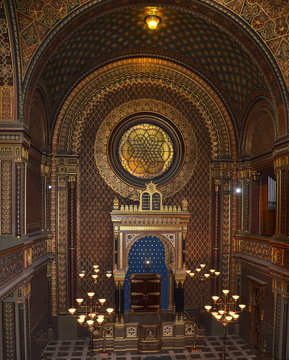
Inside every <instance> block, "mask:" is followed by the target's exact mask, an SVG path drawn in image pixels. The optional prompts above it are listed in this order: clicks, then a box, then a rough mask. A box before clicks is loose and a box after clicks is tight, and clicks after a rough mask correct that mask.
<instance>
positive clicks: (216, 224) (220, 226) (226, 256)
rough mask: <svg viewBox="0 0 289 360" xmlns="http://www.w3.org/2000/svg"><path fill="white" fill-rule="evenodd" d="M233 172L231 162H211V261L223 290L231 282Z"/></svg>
mask: <svg viewBox="0 0 289 360" xmlns="http://www.w3.org/2000/svg"><path fill="white" fill-rule="evenodd" d="M233 170H234V169H233V163H232V162H231V161H214V162H212V176H213V179H212V180H213V186H214V188H213V203H214V219H213V228H214V230H213V236H214V247H213V261H214V266H215V269H216V270H218V271H220V272H221V274H222V277H221V278H220V281H221V282H222V283H221V284H220V286H221V288H223V289H225V288H228V287H230V281H231V251H232V182H233Z"/></svg>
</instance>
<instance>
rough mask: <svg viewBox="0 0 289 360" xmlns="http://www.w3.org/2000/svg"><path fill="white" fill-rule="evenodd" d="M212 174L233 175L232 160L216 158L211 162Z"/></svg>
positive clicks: (217, 175)
mask: <svg viewBox="0 0 289 360" xmlns="http://www.w3.org/2000/svg"><path fill="white" fill-rule="evenodd" d="M211 168H212V176H213V177H214V178H220V179H222V178H224V177H225V178H226V177H228V178H231V177H232V176H233V161H232V160H218V161H216V160H214V161H212V162H211Z"/></svg>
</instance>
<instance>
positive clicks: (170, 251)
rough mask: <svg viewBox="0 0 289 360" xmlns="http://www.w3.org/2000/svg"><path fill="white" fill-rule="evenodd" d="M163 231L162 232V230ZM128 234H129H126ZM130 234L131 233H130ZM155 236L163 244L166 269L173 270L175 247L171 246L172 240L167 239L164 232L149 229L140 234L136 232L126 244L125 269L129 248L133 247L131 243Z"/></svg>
mask: <svg viewBox="0 0 289 360" xmlns="http://www.w3.org/2000/svg"><path fill="white" fill-rule="evenodd" d="M163 233H164V232H163ZM127 235H129V234H127ZM130 235H132V234H130ZM149 236H151V237H157V238H158V239H159V240H160V241H161V242H162V243H163V245H164V248H165V263H166V266H167V268H168V270H171V271H173V272H174V271H175V269H176V263H175V262H176V261H175V258H176V249H175V247H174V246H173V244H172V242H171V241H170V240H169V239H168V237H166V236H165V235H164V234H162V233H159V232H154V231H150V232H144V233H141V234H137V235H136V236H135V237H134V239H133V240H132V241H131V242H130V243H129V244H128V245H127V248H126V255H127V256H126V257H125V270H126V271H127V270H128V261H129V257H128V254H129V252H130V249H131V248H132V247H133V245H134V244H135V243H136V242H137V241H138V240H140V239H142V238H145V237H149Z"/></svg>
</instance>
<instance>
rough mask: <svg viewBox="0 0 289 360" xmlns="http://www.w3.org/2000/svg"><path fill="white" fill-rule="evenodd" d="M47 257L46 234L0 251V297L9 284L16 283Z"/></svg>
mask: <svg viewBox="0 0 289 360" xmlns="http://www.w3.org/2000/svg"><path fill="white" fill-rule="evenodd" d="M0 241H1V240H0ZM47 256H48V254H47V234H42V235H41V237H38V238H36V239H33V240H30V241H28V242H24V243H22V244H20V245H17V246H14V247H11V248H9V249H6V250H3V251H0V296H1V289H3V288H4V287H6V286H7V285H8V284H9V282H12V281H16V282H17V278H18V277H20V276H21V275H25V274H24V273H25V272H26V271H27V272H28V270H29V269H30V268H31V267H33V264H34V263H35V262H39V261H41V258H43V261H45V260H46V257H47Z"/></svg>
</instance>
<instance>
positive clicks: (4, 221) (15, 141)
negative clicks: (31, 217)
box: [0, 132, 29, 237]
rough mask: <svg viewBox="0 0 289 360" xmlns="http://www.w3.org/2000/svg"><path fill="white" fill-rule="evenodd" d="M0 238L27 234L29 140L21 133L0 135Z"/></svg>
mask: <svg viewBox="0 0 289 360" xmlns="http://www.w3.org/2000/svg"><path fill="white" fill-rule="evenodd" d="M0 156H1V160H0V177H1V178H0V208H1V216H0V234H1V235H10V236H16V237H21V236H23V235H25V234H26V232H27V231H26V185H27V184H26V182H27V161H28V156H29V140H28V139H27V138H26V136H25V135H24V133H19V132H18V133H13V132H11V133H5V134H0Z"/></svg>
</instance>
